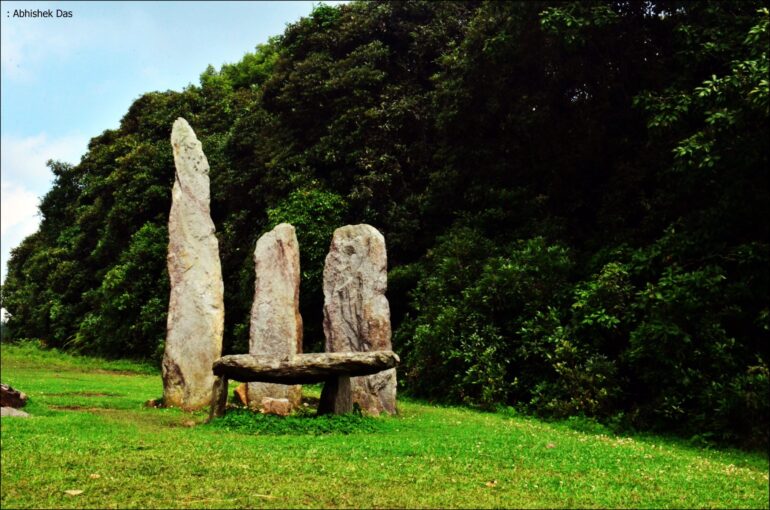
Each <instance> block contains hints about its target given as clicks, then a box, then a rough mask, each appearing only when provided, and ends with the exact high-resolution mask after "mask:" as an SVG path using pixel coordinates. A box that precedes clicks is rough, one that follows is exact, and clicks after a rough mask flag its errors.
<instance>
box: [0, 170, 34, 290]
mask: <svg viewBox="0 0 770 510" xmlns="http://www.w3.org/2000/svg"><path fill="white" fill-rule="evenodd" d="M0 202H1V203H2V209H0V238H1V240H2V242H0V244H1V245H2V251H1V252H0V263H2V271H1V272H0V281H5V273H6V264H7V263H8V259H9V257H10V253H11V249H13V248H15V247H16V246H18V245H19V243H21V241H23V240H24V238H25V237H27V236H28V235H30V234H33V233H35V231H36V230H37V227H38V226H39V225H40V215H39V214H38V210H37V206H38V204H39V203H40V199H39V198H38V196H37V195H36V194H35V193H33V192H31V191H30V190H28V189H26V188H24V187H23V186H21V185H18V184H14V183H12V182H7V181H5V180H2V181H0Z"/></svg>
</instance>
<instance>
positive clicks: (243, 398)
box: [233, 383, 249, 406]
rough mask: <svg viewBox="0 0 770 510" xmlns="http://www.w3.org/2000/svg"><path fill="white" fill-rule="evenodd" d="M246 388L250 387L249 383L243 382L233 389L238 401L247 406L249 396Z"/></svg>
mask: <svg viewBox="0 0 770 510" xmlns="http://www.w3.org/2000/svg"><path fill="white" fill-rule="evenodd" d="M246 388H248V384H247V383H243V384H239V385H238V386H236V387H235V389H234V390H233V397H235V398H236V399H237V400H238V402H240V403H241V404H243V405H245V406H247V405H249V397H248V395H247V394H246Z"/></svg>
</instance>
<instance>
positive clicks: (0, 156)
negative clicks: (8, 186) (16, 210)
mask: <svg viewBox="0 0 770 510" xmlns="http://www.w3.org/2000/svg"><path fill="white" fill-rule="evenodd" d="M0 144H1V146H2V151H1V152H0V172H2V175H3V179H4V180H5V181H8V182H11V183H17V184H22V185H23V186H24V187H25V188H27V189H29V190H30V191H32V192H33V193H37V194H39V195H44V194H45V193H46V192H47V191H48V189H49V188H50V187H51V182H52V180H53V174H51V171H50V170H49V169H48V167H47V166H46V161H48V160H49V159H54V160H60V161H65V162H67V163H72V164H77V163H79V162H80V157H81V156H82V155H83V154H85V152H86V149H87V148H88V138H87V137H86V136H83V135H80V134H71V135H66V136H62V137H58V138H51V137H49V136H48V135H47V134H46V133H40V134H37V135H34V136H14V135H2V137H0Z"/></svg>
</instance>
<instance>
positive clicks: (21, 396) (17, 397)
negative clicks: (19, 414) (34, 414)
mask: <svg viewBox="0 0 770 510" xmlns="http://www.w3.org/2000/svg"><path fill="white" fill-rule="evenodd" d="M25 405H27V395H26V393H23V392H21V391H18V390H15V389H13V388H11V387H10V386H8V385H7V384H0V406H2V407H17V408H18V407H24V406H25Z"/></svg>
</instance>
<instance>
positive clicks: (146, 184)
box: [2, 1, 770, 447]
mask: <svg viewBox="0 0 770 510" xmlns="http://www.w3.org/2000/svg"><path fill="white" fill-rule="evenodd" d="M769 18H770V16H769V13H768V9H767V7H766V5H765V4H764V2H762V1H745V2H705V1H704V2H690V1H661V2H658V1H616V2H582V1H581V2H569V3H565V2H553V1H543V2H534V1H527V2H494V1H488V2H419V1H414V2H360V3H357V2H356V3H352V4H348V5H342V6H336V7H329V6H324V5H319V6H317V7H316V8H315V9H314V10H313V12H312V13H311V14H310V15H309V16H308V17H306V18H303V19H301V20H299V21H298V22H297V23H294V24H292V25H289V26H287V28H286V30H285V32H284V33H283V34H282V35H280V36H278V37H275V38H273V39H271V40H269V41H268V42H266V43H265V44H262V45H259V46H257V47H256V50H255V51H254V52H252V53H248V54H246V55H245V56H244V57H243V59H242V60H241V61H240V62H237V63H233V64H225V65H223V66H221V68H220V69H219V70H217V69H216V68H214V67H211V66H210V67H209V68H208V69H206V70H205V71H204V72H203V73H202V74H201V76H200V83H199V85H191V86H189V87H187V88H186V89H184V90H183V91H181V92H177V91H167V92H150V93H147V94H145V95H143V96H142V97H140V98H139V99H137V100H136V101H135V102H134V103H133V105H132V106H131V107H130V109H129V110H128V112H127V113H126V114H125V116H124V117H123V119H122V121H121V123H120V126H119V128H117V129H113V130H107V131H104V132H103V133H102V134H101V135H99V136H97V137H95V138H93V139H92V140H91V142H90V144H89V147H88V152H87V154H85V155H84V156H83V158H82V160H81V161H80V162H79V163H78V164H76V165H74V166H73V165H70V164H65V163H62V162H55V161H52V162H50V163H49V166H50V169H51V171H52V172H53V173H54V175H55V177H56V180H55V183H54V186H53V188H52V189H51V190H50V192H49V193H48V194H47V195H46V196H45V197H44V198H43V200H42V202H41V204H40V212H41V214H42V217H43V220H42V223H41V225H40V228H39V231H38V232H36V233H35V234H33V235H31V236H29V237H28V238H27V239H25V240H24V242H23V243H22V244H21V245H20V246H18V247H17V248H16V249H15V250H14V251H13V252H12V256H11V260H10V261H9V263H8V277H7V280H6V282H5V284H4V286H3V288H2V306H3V307H5V308H6V309H7V310H8V312H9V313H10V318H9V320H8V322H7V324H6V334H5V336H6V338H7V339H10V340H13V339H20V338H25V337H30V338H40V339H42V340H43V341H44V342H45V344H46V345H48V346H52V347H57V348H64V349H69V350H74V351H80V352H84V353H92V354H99V355H103V356H110V357H134V358H145V359H153V360H156V361H157V360H159V359H160V356H161V355H162V352H163V348H164V336H165V327H166V307H167V306H168V292H169V288H168V276H167V273H166V248H167V242H168V239H167V226H166V222H167V219H168V212H169V209H170V196H171V194H170V191H171V185H172V182H173V178H174V165H173V157H172V151H171V146H170V142H169V134H170V129H171V125H172V122H173V121H174V119H175V118H177V117H178V116H183V117H185V118H186V119H187V120H188V121H189V122H190V124H191V125H192V126H193V128H194V129H195V130H196V132H197V134H198V136H199V137H200V138H201V140H202V143H203V147H204V150H205V152H206V154H207V156H208V158H209V162H210V165H211V194H212V216H213V220H214V223H215V225H216V228H217V236H218V238H219V243H220V252H221V257H222V267H223V274H224V278H225V310H226V325H225V339H224V342H225V350H226V351H227V352H228V353H232V352H246V351H247V346H248V338H247V337H248V314H249V310H250V306H251V299H252V295H253V285H254V274H253V261H252V252H253V249H254V245H255V242H256V239H257V238H258V237H259V236H260V235H261V234H262V233H264V232H266V231H267V230H269V229H270V228H272V227H273V226H274V225H276V224H277V223H280V222H283V221H287V222H290V223H292V224H293V225H295V227H296V228H297V236H298V239H299V244H300V248H301V250H302V256H301V257H302V258H301V265H302V278H303V279H302V286H301V311H302V314H303V318H304V322H305V351H307V352H311V351H317V350H321V349H322V345H323V343H322V339H323V331H322V328H321V320H322V304H323V294H322V291H321V274H322V270H323V261H324V257H325V255H326V252H327V250H328V247H329V242H330V239H331V233H332V231H333V230H334V229H335V228H336V227H339V226H341V225H344V224H348V223H369V224H371V225H373V226H375V227H376V228H378V229H379V230H380V231H381V232H382V233H383V234H384V235H385V238H386V241H387V244H388V257H389V289H388V297H389V300H390V303H391V310H392V321H393V328H394V338H393V343H394V350H395V351H396V352H398V353H399V354H400V355H401V357H402V360H403V365H402V367H401V369H400V376H399V377H400V385H401V389H402V391H405V392H408V393H410V394H412V395H415V396H419V397H423V398H427V399H431V400H434V401H440V402H451V403H463V404H467V405H474V406H481V407H486V408H492V409H493V408H495V407H496V406H498V405H511V406H514V407H516V408H517V409H518V410H520V411H521V412H529V413H536V414H538V415H541V416H549V417H557V418H558V417H564V416H571V415H583V416H587V417H592V418H595V419H597V420H600V421H602V422H605V423H609V424H612V425H617V426H625V427H634V428H637V429H643V430H657V431H668V432H673V433H676V434H681V435H685V436H687V437H693V438H694V439H696V440H699V441H703V442H727V443H732V444H739V445H743V446H750V447H756V446H763V445H767V444H768V430H770V398H769V397H768V395H769V394H770V383H769V381H770V369H769V368H768V362H770V342H769V341H768V339H769V336H768V335H769V334H770V299H768V298H769V297H770V296H769V294H770V237H769V236H768V225H769V223H768V220H767V218H768V217H770V210H769V209H770V189H769V186H770V176H769V175H768V140H770V133H769V132H768V131H770V129H769V126H770V124H769V123H768V117H769V116H770V115H769V114H770V92H769V90H768V89H769V86H768V45H769V44H768V43H770V32H769V30H768V20H769Z"/></svg>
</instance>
